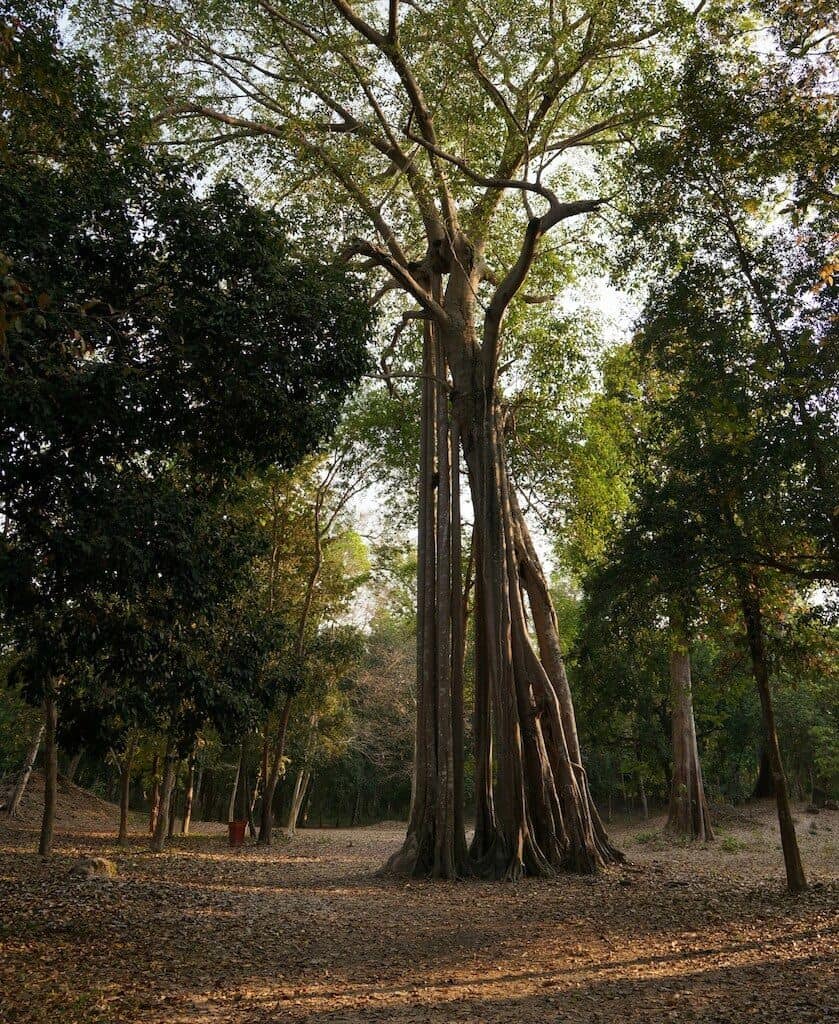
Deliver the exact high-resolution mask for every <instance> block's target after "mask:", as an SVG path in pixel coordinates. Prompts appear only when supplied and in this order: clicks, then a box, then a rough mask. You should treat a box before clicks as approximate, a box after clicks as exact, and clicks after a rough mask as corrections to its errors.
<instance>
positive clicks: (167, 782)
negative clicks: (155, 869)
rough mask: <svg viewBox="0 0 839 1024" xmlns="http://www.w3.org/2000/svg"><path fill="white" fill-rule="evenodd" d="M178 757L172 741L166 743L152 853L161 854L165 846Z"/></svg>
mask: <svg viewBox="0 0 839 1024" xmlns="http://www.w3.org/2000/svg"><path fill="white" fill-rule="evenodd" d="M177 762H178V755H177V752H176V751H175V750H174V744H173V742H172V739H171V738H169V739H168V740H167V742H166V754H165V757H164V761H163V781H162V783H161V786H160V810H159V813H158V815H157V821H156V822H155V825H154V835H153V836H152V840H151V848H152V851H153V852H154V853H162V852H163V847H164V846H165V845H166V836H167V834H168V832H169V815H170V814H171V811H172V808H171V804H172V790H173V789H174V787H175V769H176V767H177Z"/></svg>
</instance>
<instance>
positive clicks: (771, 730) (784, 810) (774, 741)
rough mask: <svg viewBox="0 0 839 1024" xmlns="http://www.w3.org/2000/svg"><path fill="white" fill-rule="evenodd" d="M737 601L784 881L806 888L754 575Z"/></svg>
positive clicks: (795, 889) (743, 584) (745, 581)
mask: <svg viewBox="0 0 839 1024" xmlns="http://www.w3.org/2000/svg"><path fill="white" fill-rule="evenodd" d="M740 602H741V605H742V609H743V619H744V622H745V626H746V635H747V637H748V641H749V652H750V654H751V659H752V673H753V675H754V678H755V682H756V683H757V689H758V693H759V695H760V708H761V712H762V717H763V738H764V743H765V745H766V752H767V754H768V756H769V763H770V765H771V767H772V781H773V783H774V786H775V800H776V803H777V806H778V825H779V827H780V832H781V846H782V848H783V851H784V866H785V868H786V873H787V885H788V887H789V889H790V891H791V892H803V891H804V890H805V889H806V888H807V879H806V877H805V875H804V866H803V865H802V863H801V853H800V852H799V849H798V838H797V837H796V834H795V825H794V824H793V820H792V811H791V810H790V805H789V795H788V793H787V783H786V778H785V776H784V766H783V762H782V760H781V749H780V747H779V745H778V732H777V729H776V726H775V710H774V708H773V706H772V690H771V687H770V682H769V664H768V661H767V658H766V645H765V641H764V635H763V613H762V609H761V605H760V588H759V586H758V583H757V581H756V580H755V579H754V577H752V578H750V579H747V578H745V577H741V579H740Z"/></svg>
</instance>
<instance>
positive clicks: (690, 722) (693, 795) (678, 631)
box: [667, 612, 714, 841]
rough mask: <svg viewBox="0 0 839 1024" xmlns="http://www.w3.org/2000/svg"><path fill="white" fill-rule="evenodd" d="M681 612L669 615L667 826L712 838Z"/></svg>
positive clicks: (701, 836)
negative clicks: (670, 762) (670, 744)
mask: <svg viewBox="0 0 839 1024" xmlns="http://www.w3.org/2000/svg"><path fill="white" fill-rule="evenodd" d="M685 633H686V630H685V625H684V622H683V619H682V617H681V615H680V614H679V613H677V612H672V613H671V615H670V707H671V728H672V732H671V735H672V740H673V774H672V776H671V783H670V808H669V812H668V815H667V828H668V829H670V830H671V831H673V832H676V833H679V834H680V835H685V836H690V837H691V838H693V839H700V840H703V841H704V840H711V839H713V838H714V833H713V830H712V828H711V816H710V813H709V811H708V801H707V799H706V797H705V787H704V785H703V783H702V767H701V764H700V761H699V749H698V747H697V743H696V722H695V720H694V717H693V696H692V692H691V674H690V651H689V649H688V646H687V638H686V635H685Z"/></svg>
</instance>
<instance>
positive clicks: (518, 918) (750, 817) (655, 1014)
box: [0, 786, 839, 1024]
mask: <svg viewBox="0 0 839 1024" xmlns="http://www.w3.org/2000/svg"><path fill="white" fill-rule="evenodd" d="M36 794H37V786H36V787H35V792H34V793H33V797H34V796H36ZM67 797H68V799H67V801H65V802H63V804H62V806H63V807H64V809H65V811H66V810H67V806H68V804H70V805H72V807H70V809H71V810H72V812H73V814H74V815H75V821H68V820H67V819H66V818H65V819H64V820H62V821H61V822H60V824H61V826H62V829H61V834H60V836H59V839H58V844H57V847H58V852H57V855H56V856H55V858H54V859H53V861H52V862H51V863H42V862H41V861H40V860H39V859H38V858H37V856H35V855H34V854H33V852H32V851H33V849H34V848H35V845H36V836H35V835H34V833H33V831H32V825H33V822H32V820H31V819H32V815H33V813H34V809H33V810H32V811H31V812H27V814H26V815H25V816H24V820H23V822H22V823H19V824H13V825H7V824H0V850H2V856H0V1021H3V1022H4V1024H6V1022H9V1024H12V1022H13V1024H24V1022H25V1024H35V1022H38V1024H41V1022H44V1024H46V1022H48V1021H49V1022H51V1024H70V1022H85V1024H86V1022H93V1021H97V1022H107V1024H118V1022H119V1024H128V1022H131V1024H133V1022H144V1024H145V1022H157V1024H198V1022H208V1024H209V1022H219V1024H220V1022H233V1024H245V1022H248V1024H250V1022H254V1024H256V1022H269V1021H270V1022H281V1024H297V1022H303V1021H307V1022H311V1024H314V1022H318V1024H349V1022H361V1021H365V1022H366V1021H370V1022H377V1024H385V1022H386V1024H419V1022H430V1024H448V1022H466V1021H469V1022H472V1024H484V1022H486V1024H501V1022H510V1024H512V1022H516V1024H518V1022H537V1021H538V1022H540V1024H541V1022H543V1021H546V1022H557V1024H559V1022H583V1021H585V1022H595V1021H597V1022H622V1024H623V1022H627V1024H630V1022H631V1024H634V1022H640V1021H726V1022H743V1021H745V1022H771V1021H782V1022H784V1024H802V1022H815V1021H818V1022H820V1024H824V1022H827V1021H837V1020H839V1009H837V1008H839V988H838V987H837V977H836V953H837V949H838V948H839V943H838V942H837V936H838V935H839V902H838V901H837V896H839V872H837V868H839V857H837V851H838V850H839V813H836V812H824V813H822V814H821V815H819V816H818V817H811V816H809V815H805V814H803V813H801V814H799V817H798V831H799V836H800V839H801V845H802V850H803V856H804V861H805V866H806V867H807V869H808V872H809V875H810V878H811V880H812V881H813V882H815V883H816V884H815V885H814V886H813V888H812V889H811V890H810V892H808V893H807V894H806V895H805V896H804V897H802V898H798V899H793V898H791V897H789V896H787V895H785V894H784V892H783V886H782V878H781V854H780V847H779V844H778V840H777V835H776V830H775V828H774V822H773V817H772V809H771V807H760V808H753V809H750V810H747V811H736V812H735V811H730V810H729V811H727V812H726V813H725V815H724V816H722V820H721V821H719V829H720V833H721V835H720V838H719V839H718V840H717V842H715V843H714V844H712V845H711V846H710V847H708V848H697V847H695V846H690V845H682V844H678V843H675V844H674V843H669V842H666V841H664V840H663V839H661V838H660V836H659V835H658V834H657V833H656V831H655V830H656V828H657V827H659V826H660V824H661V822H660V821H654V822H651V823H648V824H645V825H639V824H635V825H633V826H624V827H614V828H613V831H614V833H615V834H616V835H617V836H618V838H619V840H620V842H621V843H622V844H623V846H624V849H625V850H626V852H627V853H628V854H629V856H630V859H631V864H630V865H629V866H627V867H625V868H623V869H620V870H614V871H610V872H608V873H607V874H606V875H605V876H603V877H599V878H596V879H591V878H577V877H570V876H569V877H563V878H560V879H558V880H556V881H553V882H540V881H525V882H522V883H519V884H517V885H504V884H487V883H480V882H465V883H457V884H449V883H439V882H425V881H411V882H405V881H401V882H399V881H393V880H390V881H383V880H380V879H376V878H374V877H373V871H374V869H375V868H376V867H377V866H378V865H380V864H381V863H382V862H383V861H384V860H385V858H386V856H387V855H388V854H389V853H390V852H391V851H392V850H393V849H394V847H395V846H396V845H397V844H398V842H399V840H400V837H401V826H399V825H392V826H390V825H388V826H380V827H376V828H365V829H354V830H352V831H349V830H342V831H327V830H324V831H315V830H311V831H303V832H299V833H298V835H297V837H296V838H295V839H294V840H293V841H288V840H280V841H279V842H278V844H277V845H276V846H274V847H273V848H272V849H271V850H270V851H265V850H261V849H257V848H255V847H250V848H248V849H246V850H245V851H243V852H238V853H237V852H234V851H230V850H228V849H227V848H226V846H225V844H224V839H223V837H222V836H221V835H220V833H219V828H218V826H216V827H215V828H206V829H202V831H203V832H204V833H205V834H204V835H203V836H200V837H199V836H195V837H190V838H189V839H185V840H178V841H177V842H176V843H175V845H174V848H173V849H172V850H171V851H170V852H169V853H167V854H164V855H162V856H154V855H152V854H150V853H148V852H147V842H146V839H145V836H143V835H142V834H140V832H139V829H138V835H137V838H135V839H134V840H133V841H132V845H131V847H130V848H129V849H128V850H125V851H120V850H119V849H118V848H116V847H115V846H114V844H113V839H112V837H111V836H110V835H106V834H102V833H101V831H99V832H98V833H97V832H96V830H102V829H103V828H105V827H108V826H109V825H111V823H112V822H113V820H114V813H115V809H114V808H112V807H111V806H110V805H108V804H103V803H102V802H101V801H95V800H92V799H88V798H86V797H85V795H84V794H83V793H82V792H81V791H78V790H75V787H74V790H73V791H68V794H67ZM719 817H720V816H718V820H719ZM137 824H138V825H140V824H141V823H140V821H139V819H138V822H137ZM199 827H200V826H199ZM85 830H87V831H85ZM207 832H215V834H213V835H207V834H206V833H207ZM89 853H95V854H104V855H106V856H108V857H111V858H113V859H114V860H115V861H116V862H117V864H118V870H119V874H118V876H117V878H116V879H113V880H81V879H77V878H75V877H73V876H72V875H71V874H70V869H71V867H72V865H73V863H74V859H75V858H77V857H78V856H80V855H82V854H89Z"/></svg>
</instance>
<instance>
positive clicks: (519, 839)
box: [459, 386, 621, 878]
mask: <svg viewBox="0 0 839 1024" xmlns="http://www.w3.org/2000/svg"><path fill="white" fill-rule="evenodd" d="M459 405H460V422H461V434H462V436H463V438H464V454H465V457H466V463H467V466H468V468H469V480H470V488H471V492H472V503H473V506H474V508H475V533H476V535H477V548H476V550H478V551H479V552H480V555H479V558H478V561H477V564H476V571H477V574H478V575H477V585H478V592H479V601H478V603H479V605H480V613H479V614H478V617H477V619H476V644H477V650H478V652H479V654H480V656H481V664H480V667H479V668H478V671H479V673H484V674H485V676H486V682H485V684H484V689H485V690H486V691H487V692H488V694H489V697H490V705H491V712H492V717H493V719H494V722H495V739H496V743H497V755H496V763H497V774H496V780H495V786H494V819H493V820H490V821H488V822H482V823H481V828H482V831H483V843H484V844H485V846H486V848H487V850H488V851H490V852H491V856H490V858H489V860H487V859H486V858H485V859H484V862H483V863H482V864H481V867H482V868H483V871H484V873H486V874H489V875H492V876H495V877H497V876H499V875H500V876H501V877H505V878H518V877H520V876H521V875H522V874H532V875H542V876H549V875H552V874H554V873H555V872H556V871H558V870H561V869H567V870H575V871H580V872H585V873H589V872H593V871H596V870H597V869H598V868H599V867H601V866H602V865H604V864H606V863H608V862H611V861H615V860H618V859H620V858H621V855H620V853H619V852H618V851H617V850H615V849H614V848H613V847H612V846H611V844H610V843H609V842H608V839H607V837H606V834H605V830H604V829H603V826H602V824H601V822H600V818H599V815H598V813H597V810H596V808H595V807H594V802H593V800H592V798H591V794H590V792H589V789H588V781H587V778H586V775H585V771H584V769H583V766H582V762H581V759H580V750H579V741H578V738H577V730H576V722H575V718H574V708H573V701H572V698H571V691H570V688H569V687H568V681H567V677H566V675H565V669H564V665H563V662H562V657H561V653H560V646H559V638H558V634H557V629H556V613H555V611H554V609H553V605H552V602H551V599H550V594H549V591H548V587H547V583H546V581H545V579H544V575H543V573H542V570H541V566H540V564H539V560H538V557H537V555H536V552H535V549H534V546H533V543H532V540H531V538H530V535H529V532H528V530H527V527H526V524H525V522H524V518H523V516H522V514H521V511H520V509H519V506H518V502H517V500H516V497H515V494H514V492H513V488H512V486H511V483H510V480H509V475H508V470H507V465H506V455H505V443H504V436H503V411H502V409H501V407H500V403H499V402H498V399H497V397H495V396H494V395H493V394H492V393H491V392H490V389H485V388H483V387H481V388H478V387H477V386H473V388H472V389H471V391H470V393H469V394H467V395H465V396H463V398H462V399H461V400H460V402H459ZM526 601H527V602H529V607H530V611H531V614H532V616H533V621H534V626H535V630H536V635H537V641H538V646H539V650H538V652H537V650H536V649H535V648H534V646H533V643H532V641H531V639H530V635H529V631H528V627H527V619H526V604H525V602H526ZM481 690H482V687H481V686H480V685H479V686H478V694H479V696H481ZM476 711H477V709H476ZM481 712H482V713H484V714H485V709H481ZM483 743H484V745H486V740H485V739H484V740H483ZM487 776H488V773H487ZM482 783H483V786H484V787H488V786H489V785H490V779H489V777H487V778H486V779H483V780H482ZM484 804H485V807H484V808H482V807H481V805H480V802H479V817H483V816H485V814H486V804H487V801H486V800H484ZM473 845H474V844H473Z"/></svg>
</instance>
